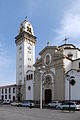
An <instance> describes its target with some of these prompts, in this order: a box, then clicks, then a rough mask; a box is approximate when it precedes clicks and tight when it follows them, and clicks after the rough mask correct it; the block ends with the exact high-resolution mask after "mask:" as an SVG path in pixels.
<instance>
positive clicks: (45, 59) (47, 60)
mask: <svg viewBox="0 0 80 120" xmlns="http://www.w3.org/2000/svg"><path fill="white" fill-rule="evenodd" d="M50 63H51V54H50V53H47V54H46V55H45V58H44V64H45V65H46V66H48V65H49V64H50Z"/></svg>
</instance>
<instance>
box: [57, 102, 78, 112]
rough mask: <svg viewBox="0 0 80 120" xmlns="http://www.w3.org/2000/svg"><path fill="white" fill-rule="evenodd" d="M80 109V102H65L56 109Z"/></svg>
mask: <svg viewBox="0 0 80 120" xmlns="http://www.w3.org/2000/svg"><path fill="white" fill-rule="evenodd" d="M69 108H70V110H80V104H78V103H76V102H63V103H60V104H58V105H57V106H56V109H60V110H69Z"/></svg>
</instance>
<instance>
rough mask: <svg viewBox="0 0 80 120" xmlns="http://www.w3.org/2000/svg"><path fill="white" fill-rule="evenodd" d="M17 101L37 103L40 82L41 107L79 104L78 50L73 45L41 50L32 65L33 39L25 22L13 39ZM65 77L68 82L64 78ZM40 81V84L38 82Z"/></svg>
mask: <svg viewBox="0 0 80 120" xmlns="http://www.w3.org/2000/svg"><path fill="white" fill-rule="evenodd" d="M15 43H16V84H17V90H16V91H17V92H16V95H17V100H18V101H22V100H35V101H40V93H41V82H42V99H43V101H44V103H49V102H51V101H52V100H68V99H69V82H70V81H69V80H70V79H71V78H74V80H73V81H72V83H74V85H71V98H70V99H72V100H80V94H79V91H80V79H79V78H80V49H79V48H77V47H76V46H74V45H73V44H66V43H65V44H63V45H61V46H50V45H49V43H48V44H47V46H45V48H43V49H42V50H41V51H40V53H39V55H40V58H37V59H36V62H35V44H36V37H35V35H34V30H33V27H32V25H31V23H30V22H29V21H28V20H27V19H25V20H24V21H23V22H22V23H21V25H20V28H19V33H18V35H17V36H16V37H15ZM67 76H68V78H67ZM41 80H42V81H41Z"/></svg>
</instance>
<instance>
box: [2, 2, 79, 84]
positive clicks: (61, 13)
mask: <svg viewBox="0 0 80 120" xmlns="http://www.w3.org/2000/svg"><path fill="white" fill-rule="evenodd" d="M26 16H27V17H28V20H29V21H30V22H31V23H32V26H33V28H34V33H35V36H36V37H37V44H36V57H37V56H38V53H39V52H40V50H41V49H43V48H44V47H45V46H46V44H47V42H48V41H49V42H50V45H61V44H64V41H63V39H64V38H65V36H67V37H68V38H69V39H68V43H72V44H75V45H76V46H77V47H80V41H79V40H80V0H76V1H75V0H0V85H6V84H13V83H16V45H15V36H16V35H17V34H18V30H19V26H20V23H21V22H22V21H23V20H24V18H25V17H26Z"/></svg>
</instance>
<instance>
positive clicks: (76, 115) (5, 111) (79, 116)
mask: <svg viewBox="0 0 80 120" xmlns="http://www.w3.org/2000/svg"><path fill="white" fill-rule="evenodd" d="M0 120H80V111H76V112H70V113H69V112H67V111H63V112H62V111H60V110H49V109H42V110H40V109H37V108H32V109H30V108H23V107H12V106H0Z"/></svg>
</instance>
